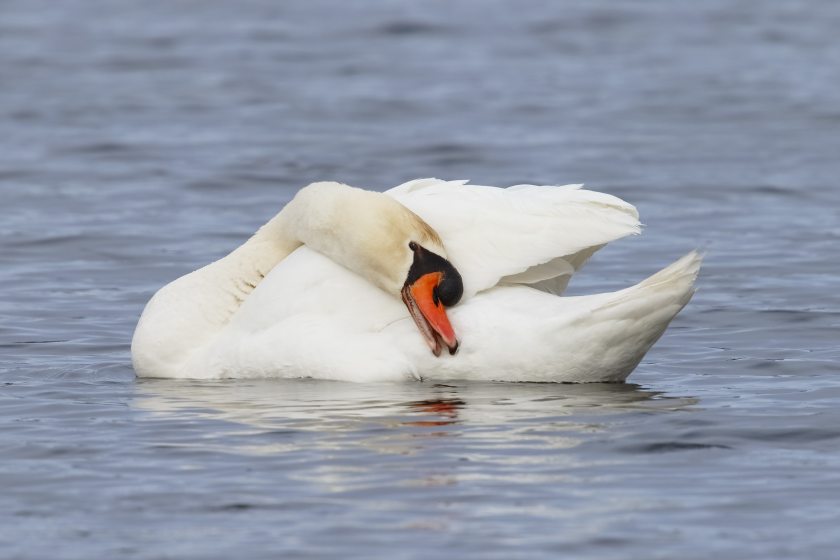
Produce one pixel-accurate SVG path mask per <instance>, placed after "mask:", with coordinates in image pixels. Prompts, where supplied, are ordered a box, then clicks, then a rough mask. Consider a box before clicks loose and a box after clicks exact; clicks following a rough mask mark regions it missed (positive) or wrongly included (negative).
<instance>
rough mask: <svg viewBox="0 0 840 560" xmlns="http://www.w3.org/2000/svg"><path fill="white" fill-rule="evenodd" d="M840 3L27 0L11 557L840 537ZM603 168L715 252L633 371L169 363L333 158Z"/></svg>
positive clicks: (630, 547)
mask: <svg viewBox="0 0 840 560" xmlns="http://www.w3.org/2000/svg"><path fill="white" fill-rule="evenodd" d="M838 24H840V6H838V5H837V4H836V3H829V2H805V1H790V2H774V3H757V2H755V3H754V2H729V1H724V0H713V1H708V2H703V3H699V2H690V1H678V2H669V3H636V2H629V1H627V2H611V3H609V5H607V3H598V5H595V4H593V3H580V2H547V1H545V2H542V1H534V2H529V3H527V4H521V5H517V7H514V6H513V4H511V3H507V2H487V1H484V0H482V1H480V2H479V1H466V2H459V3H446V2H438V1H426V0H424V1H421V2H413V3H410V4H407V3H399V2H370V3H341V2H335V3H326V2H308V1H307V2H303V1H296V2H282V3H280V2H269V1H256V0H255V1H249V2H237V3H232V2H230V3H228V2H221V1H202V2H178V3H173V2H166V1H154V2H128V1H108V2H106V1H101V2H100V1H93V0H91V1H66V2H60V3H56V2H42V1H30V0H11V1H5V2H3V3H2V4H0V79H2V87H0V208H2V214H1V215H0V216H2V218H0V259H2V261H0V262H2V266H0V286H2V291H0V293H2V295H0V318H2V321H0V379H2V383H3V385H2V388H0V398H1V399H2V407H0V425H2V429H0V449H2V455H1V456H2V460H0V477H1V478H0V480H2V488H3V489H2V491H1V492H0V557H2V558H4V559H6V558H9V559H11V558H15V559H30V558H31V559H37V558H47V557H49V558H67V559H91V558H150V559H151V558H179V559H181V558H196V559H198V558H202V559H203V558H232V557H243V558H245V557H247V558H269V557H272V558H279V557H285V558H373V557H380V558H405V559H414V558H430V557H432V558H433V557H440V558H452V557H459V558H504V559H509V558H556V557H558V556H561V555H562V556H567V557H574V558H580V559H590V558H591V559H596V558H597V559H605V558H606V559H609V558H651V559H656V558H662V559H669V558H677V557H678V558H685V559H701V558H710V557H720V558H762V559H770V558H809V559H812V558H825V559H828V558H835V557H836V550H837V546H838V545H839V544H840V536H838V535H840V533H838V531H837V522H838V520H839V519H840V508H838V501H840V468H838V467H840V450H838V446H839V445H840V366H838V363H839V362H838V358H840V347H839V345H838V332H839V331H840V297H838V292H839V291H840V277H838V274H837V272H838V268H839V267H838V264H840V263H838V257H837V255H838V253H837V247H838V238H840V220H838V218H839V217H840V216H838V213H840V210H838V209H839V208H840V193H839V192H838V187H837V181H838V177H839V176H840V163H839V162H838V157H837V154H838V152H839V151H840V150H839V149H840V139H838V134H837V130H838V126H840V90H838V88H837V84H838V83H840V65H838V64H837V60H840V42H838V41H837V40H836V29H837V27H838ZM422 176H438V177H442V178H470V179H472V180H474V181H475V182H479V183H485V184H500V185H504V184H513V183H519V182H534V183H557V182H560V183H569V182H586V183H587V184H588V185H589V186H590V187H592V188H595V189H597V190H603V191H607V192H611V193H614V194H617V195H619V196H622V197H623V198H626V199H627V200H629V201H631V202H633V203H635V204H637V205H638V207H639V209H640V211H641V213H642V218H643V221H644V222H645V223H646V224H647V228H646V233H645V235H643V236H642V237H640V238H635V239H632V240H626V241H623V242H620V243H618V244H616V245H615V246H613V247H609V248H607V249H605V250H604V251H603V252H602V253H599V255H598V256H596V258H595V259H594V261H593V262H592V264H591V265H590V266H589V267H588V268H587V269H585V271H584V273H582V274H581V276H580V277H579V278H577V279H576V280H575V282H573V290H574V291H575V292H576V293H585V292H594V291H601V290H613V289H617V288H619V287H623V286H626V285H628V284H630V283H632V282H635V281H637V280H639V279H641V278H642V277H644V276H646V275H648V274H650V273H652V272H653V271H655V270H657V269H659V268H660V267H662V266H664V265H665V264H667V263H668V262H670V261H671V260H673V259H675V258H676V257H678V256H680V255H682V254H683V253H685V252H687V251H688V250H689V249H692V248H694V247H699V248H701V249H704V250H705V251H707V258H706V263H705V266H704V268H703V271H702V275H701V278H700V281H699V291H698V293H697V295H696V296H695V298H694V300H693V301H692V303H691V304H690V305H689V307H688V308H686V309H685V311H684V312H683V313H682V314H681V315H680V316H679V317H678V318H677V320H676V321H675V322H674V323H673V325H672V327H671V329H670V330H669V331H668V333H667V334H666V336H665V337H664V338H663V339H662V340H661V341H660V342H659V343H658V344H657V345H656V346H655V347H654V348H653V350H652V351H651V352H650V354H649V355H648V356H647V358H646V360H645V361H644V362H643V363H642V364H641V366H640V367H639V368H638V370H637V371H636V372H634V373H633V375H632V376H631V377H630V381H631V382H632V383H630V384H627V385H622V386H611V385H607V386H601V385H590V386H570V385H539V384H533V385H531V384H526V385H509V384H507V385H506V384H464V383H451V384H448V385H432V384H423V383H407V384H401V385H400V384H397V385H347V384H336V383H326V382H316V381H277V382H259V383H257V382H235V383H234V382H220V383H208V382H173V381H163V380H148V381H138V380H135V379H134V376H133V372H132V370H131V366H130V360H129V347H128V345H129V340H130V336H131V333H132V330H133V327H134V323H135V321H136V318H137V316H138V314H139V312H140V310H141V309H142V306H143V304H144V303H145V301H146V300H147V299H148V298H149V296H150V295H151V294H152V293H153V292H154V290H155V289H157V288H158V287H159V286H161V285H163V284H164V283H166V282H168V281H170V280H171V279H173V278H174V277H176V276H178V275H180V274H182V273H184V272H186V271H189V270H192V269H194V268H197V267H199V266H201V265H202V264H205V263H206V262H209V261H210V260H213V259H215V258H217V257H219V256H221V255H223V254H224V253H225V252H226V251H228V250H230V249H231V248H232V247H233V246H235V245H236V244H237V243H239V242H240V241H241V240H242V239H244V238H245V237H246V236H247V235H248V234H249V233H251V232H253V231H254V230H255V229H256V228H257V227H258V226H259V225H260V224H261V223H262V222H264V221H265V220H266V219H268V218H269V217H270V216H271V215H273V214H274V212H275V211H276V210H277V209H278V208H279V207H281V206H282V204H283V203H284V202H285V201H287V200H288V199H289V197H290V196H291V195H292V194H293V192H294V191H295V189H297V188H299V187H300V186H302V185H304V184H306V183H308V182H310V181H313V180H320V179H339V180H343V181H346V182H349V183H351V184H355V185H359V186H366V187H369V188H377V189H382V188H385V187H388V186H391V185H394V184H397V183H400V182H402V181H404V180H407V179H411V178H414V177H422Z"/></svg>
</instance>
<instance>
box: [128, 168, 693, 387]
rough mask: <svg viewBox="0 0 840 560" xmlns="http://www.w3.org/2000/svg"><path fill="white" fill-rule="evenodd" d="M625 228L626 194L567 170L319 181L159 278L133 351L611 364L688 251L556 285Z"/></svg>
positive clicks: (642, 338) (215, 366)
mask: <svg viewBox="0 0 840 560" xmlns="http://www.w3.org/2000/svg"><path fill="white" fill-rule="evenodd" d="M638 232H639V222H638V214H637V212H636V209H635V208H634V207H633V206H632V205H630V204H628V203H626V202H624V201H622V200H621V199H618V198H616V197H614V196H610V195H606V194H602V193H597V192H593V191H587V190H583V189H581V188H580V185H568V186H565V187H541V186H534V185H519V186H515V187H510V188H507V189H500V188H495V187H482V186H474V185H468V184H466V182H465V181H439V180H436V179H420V180H416V181H410V182H408V183H405V184H403V185H400V186H398V187H395V188H393V189H391V190H389V191H387V192H386V193H374V192H368V191H363V190H361V189H355V188H352V187H348V186H346V185H341V184H338V183H314V184H312V185H310V186H309V187H306V188H304V189H302V190H301V191H300V192H299V193H298V195H297V196H295V198H294V199H293V200H292V201H291V202H290V203H289V204H287V205H286V207H285V208H284V209H283V210H282V211H281V212H280V213H279V214H278V215H277V216H275V217H274V218H273V219H272V220H270V221H269V222H268V223H267V224H265V225H264V226H263V227H262V228H260V230H259V231H258V232H257V233H256V234H255V235H254V236H253V237H252V238H251V239H249V240H248V241H247V242H246V243H245V244H243V245H242V246H240V247H239V248H237V249H235V250H234V251H233V252H232V253H230V254H229V255H228V256H226V257H224V258H222V259H220V260H219V261H216V262H214V263H212V264H210V265H208V266H206V267H204V268H202V269H199V270H197V271H195V272H192V273H190V274H188V275H186V276H183V277H181V278H179V279H178V280H175V281H174V282H172V283H170V284H168V285H167V286H164V287H163V288H162V289H161V290H159V291H158V292H157V294H155V296H154V297H153V298H152V299H151V301H150V302H149V303H148V304H147V306H146V309H145V310H144V311H143V314H142V316H141V318H140V321H139V323H138V325H137V329H136V331H135V334H134V339H133V340H132V359H133V362H134V368H135V371H136V372H137V374H138V375H139V376H148V377H175V378H236V377H240V378H245V377H251V378H253V377H316V378H324V379H337V380H347V381H393V380H407V379H440V380H445V379H475V380H507V381H552V382H607V381H608V382H618V381H624V379H626V377H627V376H628V375H629V374H630V372H631V371H632V370H633V369H634V368H635V367H636V365H638V363H639V361H641V359H642V357H643V356H644V354H645V353H646V352H647V351H648V349H649V348H650V347H651V346H652V345H653V343H654V342H656V340H657V339H658V338H659V337H660V336H661V335H662V333H663V332H664V330H665V328H666V327H667V326H668V324H669V323H670V321H671V320H672V319H673V318H674V317H675V316H676V314H677V313H678V312H679V311H680V310H681V309H682V308H683V307H684V306H685V304H686V303H688V301H689V299H690V298H691V296H692V294H693V292H694V290H693V285H694V280H695V278H696V276H697V273H698V270H699V267H700V260H701V258H700V256H699V255H698V254H697V253H696V252H691V253H689V254H688V255H686V256H684V257H683V258H681V259H679V260H678V261H676V262H675V263H673V264H672V265H670V266H668V267H667V268H665V269H663V270H661V271H660V272H658V273H657V274H655V275H653V276H651V277H650V278H648V279H646V280H644V281H642V282H641V283H639V284H637V285H635V286H632V287H630V288H627V289H624V290H620V291H617V292H611V293H604V294H597V295H591V296H577V297H558V296H559V295H560V294H561V293H562V292H563V290H564V289H565V288H566V285H567V284H568V281H569V278H570V277H571V275H572V274H573V273H574V272H575V271H576V270H577V269H579V268H580V267H581V266H582V265H583V263H584V262H585V261H586V260H587V259H588V258H589V257H590V256H591V255H592V254H593V253H594V252H595V251H597V250H598V249H599V248H600V247H602V246H603V245H604V244H606V243H608V242H610V241H613V240H615V239H619V238H621V237H624V236H627V235H630V234H636V233H638ZM304 244H305V246H302V245H304ZM400 298H402V300H403V303H404V304H405V306H403V305H402V304H401V303H400ZM459 299H460V303H459V304H458V305H453V304H455V303H457V302H458V301H459ZM445 306H446V307H448V314H447V310H445V309H444V307H445ZM406 307H408V309H409V312H410V313H406ZM412 319H414V321H412ZM418 329H419V330H420V332H421V334H422V338H421V337H419V336H418V334H417V330H418ZM456 333H457V334H458V336H459V337H460V340H459V339H458V338H456ZM423 339H425V341H426V342H427V344H428V348H427V347H426V346H424V344H423ZM459 344H460V348H459ZM442 345H445V346H447V347H448V349H449V351H450V353H451V354H453V355H442V356H441V355H440V353H441V346H442ZM429 349H431V350H432V352H429Z"/></svg>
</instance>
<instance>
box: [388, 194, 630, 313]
mask: <svg viewBox="0 0 840 560" xmlns="http://www.w3.org/2000/svg"><path fill="white" fill-rule="evenodd" d="M581 186H582V185H566V186H538V185H516V186H514V187H510V188H507V189H502V188H498V187H487V186H479V185H470V184H467V182H466V181H441V180H437V179H418V180H415V181H410V182H408V183H405V184H403V185H400V186H398V187H394V188H393V189H391V190H389V191H387V192H386V194H388V195H390V196H392V197H394V198H395V199H396V200H398V201H399V202H400V203H402V204H404V205H405V206H406V207H408V208H409V209H410V210H412V211H413V212H415V213H416V214H417V215H419V216H420V217H421V218H423V219H424V220H425V221H426V222H427V223H428V224H429V225H430V226H432V227H433V228H434V229H435V230H436V231H437V232H438V234H439V235H440V236H441V238H442V239H443V242H444V244H445V246H446V251H447V253H448V256H449V259H450V261H451V262H452V264H453V265H455V267H456V268H457V269H458V270H459V271H460V272H461V276H462V277H463V278H464V296H465V297H469V296H472V295H474V294H476V293H478V292H480V291H483V290H486V289H489V288H492V287H493V286H495V285H497V284H499V283H508V284H511V283H513V284H529V285H532V286H534V287H535V288H538V289H541V290H544V291H548V292H551V293H560V292H562V291H563V290H564V289H565V287H566V284H567V283H568V281H569V278H570V277H571V275H572V274H573V273H574V272H575V271H576V270H577V269H579V268H580V267H581V266H582V265H583V263H584V262H585V261H586V260H587V259H588V258H589V257H590V256H591V255H592V254H593V253H594V252H595V251H597V250H598V249H599V248H601V247H602V246H604V245H605V244H607V243H609V242H610V241H614V240H616V239H620V238H622V237H625V236H627V235H631V234H637V233H639V231H640V224H639V214H638V212H637V211H636V208H635V207H634V206H633V205H631V204H629V203H627V202H625V201H623V200H621V199H620V198H617V197H615V196H612V195H608V194H604V193H599V192H594V191H589V190H584V189H582V188H581Z"/></svg>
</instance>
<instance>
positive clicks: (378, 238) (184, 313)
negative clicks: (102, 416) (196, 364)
mask: <svg viewBox="0 0 840 560" xmlns="http://www.w3.org/2000/svg"><path fill="white" fill-rule="evenodd" d="M409 241H415V242H418V243H421V244H424V245H426V246H427V247H428V248H430V249H432V250H436V251H439V252H440V254H444V255H445V253H443V246H442V243H441V242H440V239H439V238H438V236H437V234H436V233H435V232H434V230H432V229H431V228H430V227H429V226H428V225H426V224H425V222H423V220H421V219H420V218H419V217H418V216H417V215H415V214H414V213H412V212H411V211H410V210H408V209H407V208H405V207H404V206H403V205H401V204H400V203H399V202H397V201H396V200H394V199H392V198H390V197H388V196H386V195H384V194H382V193H374V192H369V191H364V190H361V189H356V188H353V187H348V186H347V185H341V184H338V183H313V184H312V185H309V186H308V187H305V188H303V189H301V190H300V191H299V192H298V193H297V195H296V196H295V197H294V198H293V199H292V200H291V201H290V202H289V203H288V204H287V205H286V207H285V208H283V210H282V211H281V212H280V213H279V214H277V215H276V216H275V217H274V218H272V219H271V220H269V221H268V222H267V223H266V224H265V225H264V226H262V227H261V228H260V229H259V230H258V231H257V232H256V233H255V234H254V235H253V236H252V237H251V238H250V239H249V240H248V241H246V242H245V243H244V244H242V245H241V246H240V247H238V248H236V249H235V250H233V251H232V252H231V253H230V254H229V255H227V256H225V257H224V258H222V259H219V260H218V261H216V262H214V263H211V264H209V265H207V266H205V267H203V268H200V269H199V270H196V271H195V272H191V273H189V274H187V275H185V276H182V277H181V278H178V279H177V280H175V281H174V282H172V283H170V284H168V285H166V286H164V287H163V288H161V289H160V290H159V291H158V292H157V293H156V294H155V295H154V296H153V297H152V299H151V300H150V301H149V303H148V304H147V305H146V308H145V309H144V311H143V314H142V316H141V317H140V321H139V323H138V324H137V329H136V330H135V332H134V339H133V340H132V358H133V360H134V368H135V370H136V371H137V373H139V374H140V375H148V376H154V375H155V374H156V373H157V374H158V375H163V372H164V371H165V372H168V373H167V375H168V376H172V377H177V372H175V373H174V374H173V372H172V368H175V369H178V368H180V367H182V364H183V363H184V362H185V360H188V359H189V357H190V355H191V354H193V353H195V352H196V350H198V349H200V348H202V347H204V346H205V345H206V344H209V343H211V342H212V340H213V337H214V336H215V335H217V334H218V333H220V332H221V331H222V329H223V328H224V327H225V325H227V324H228V323H229V322H230V320H231V318H232V317H233V315H234V314H235V313H236V311H237V310H238V309H239V307H240V306H241V305H242V302H243V301H245V298H247V297H248V296H249V295H250V294H251V292H252V291H253V290H254V289H255V288H256V287H257V286H258V285H259V283H260V282H261V281H262V279H263V278H264V277H265V275H266V274H268V273H269V272H270V271H271V269H272V268H274V267H275V265H277V263H279V262H280V261H282V260H283V259H284V258H286V257H287V256H288V255H289V254H291V253H292V251H294V250H295V249H297V248H298V247H299V246H301V245H302V244H304V243H305V244H306V245H307V246H308V247H310V248H312V249H314V250H316V251H318V252H320V253H323V254H324V255H326V256H328V257H329V258H330V259H332V260H333V261H335V262H337V263H339V264H341V265H343V266H345V267H346V268H348V269H350V270H352V271H353V272H355V273H357V274H359V275H361V276H363V277H364V278H366V279H367V280H369V281H370V282H372V283H373V284H375V285H377V286H379V287H380V288H382V289H383V290H385V291H387V292H389V293H391V294H392V295H394V296H395V297H399V296H400V290H401V289H402V287H403V284H404V282H405V278H406V275H407V273H408V270H409V267H410V266H411V263H412V253H411V251H409V250H408V243H409Z"/></svg>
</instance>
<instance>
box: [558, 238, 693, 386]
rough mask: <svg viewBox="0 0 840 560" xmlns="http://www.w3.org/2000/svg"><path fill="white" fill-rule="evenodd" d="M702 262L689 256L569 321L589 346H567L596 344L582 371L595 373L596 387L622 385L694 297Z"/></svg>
mask: <svg viewBox="0 0 840 560" xmlns="http://www.w3.org/2000/svg"><path fill="white" fill-rule="evenodd" d="M702 260H703V257H702V255H700V254H699V253H698V252H697V251H692V252H690V253H688V254H687V255H685V256H684V257H682V258H681V259H679V260H677V261H676V262H674V263H672V264H671V265H669V266H667V267H665V268H663V269H662V270H660V271H659V272H657V273H656V274H654V275H653V276H650V277H649V278H647V279H645V280H643V281H641V282H639V283H638V284H636V285H635V286H631V287H629V288H627V289H624V290H621V291H619V292H613V293H609V294H601V295H600V296H595V298H597V299H591V300H587V301H588V302H589V303H590V305H588V306H587V307H588V309H586V310H584V312H583V313H582V314H579V315H578V316H577V317H576V318H575V319H573V324H572V326H573V327H580V328H577V329H576V328H573V329H572V331H573V332H574V331H576V330H579V331H580V332H588V335H589V340H581V341H576V342H574V341H571V340H569V341H567V342H574V343H575V344H582V345H583V344H589V345H591V344H593V342H592V341H597V344H598V346H599V347H598V348H597V349H595V350H594V351H593V349H591V348H590V350H591V351H590V352H588V354H589V355H590V356H597V358H596V361H597V363H590V364H588V365H587V367H586V368H582V369H589V370H590V371H591V368H597V369H598V370H599V371H600V372H601V374H600V375H599V376H598V380H600V381H624V380H625V379H626V378H627V376H628V375H630V372H632V371H633V370H634V369H635V368H636V366H637V365H638V364H639V362H640V361H641V360H642V358H643V357H644V355H645V354H646V353H647V351H648V350H650V348H651V346H653V344H654V343H655V342H656V341H657V340H659V337H661V336H662V333H664V332H665V329H666V328H667V327H668V324H669V323H670V322H671V321H672V320H673V319H674V317H676V316H677V314H678V313H679V312H680V311H681V310H682V308H683V307H685V305H686V304H687V303H688V302H689V300H690V299H691V296H692V295H694V282H695V280H696V279H697V274H698V272H699V270H700V263H701V262H702ZM575 323H578V324H577V325H575ZM596 335H597V336H596ZM572 380H574V379H572Z"/></svg>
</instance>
